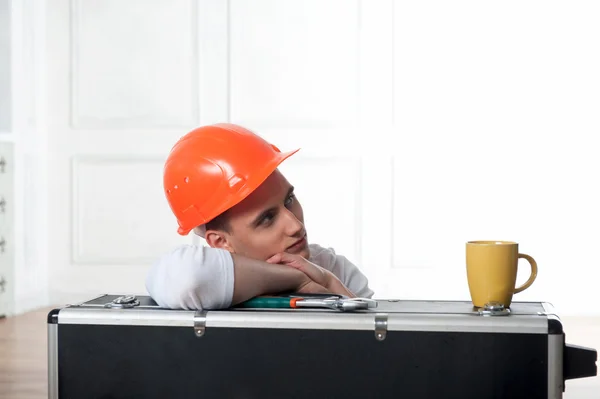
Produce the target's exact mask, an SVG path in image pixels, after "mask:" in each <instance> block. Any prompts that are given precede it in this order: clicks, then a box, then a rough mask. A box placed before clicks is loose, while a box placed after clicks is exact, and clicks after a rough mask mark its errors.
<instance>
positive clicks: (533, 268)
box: [514, 254, 538, 294]
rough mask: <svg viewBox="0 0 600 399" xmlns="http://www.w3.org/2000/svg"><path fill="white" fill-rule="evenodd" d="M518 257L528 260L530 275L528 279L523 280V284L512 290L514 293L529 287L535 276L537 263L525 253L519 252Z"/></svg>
mask: <svg viewBox="0 0 600 399" xmlns="http://www.w3.org/2000/svg"><path fill="white" fill-rule="evenodd" d="M518 258H523V259H526V260H527V261H528V262H529V265H530V266H531V275H530V276H529V280H527V281H526V282H525V284H523V285H522V286H520V287H519V288H515V291H514V293H515V294H517V293H519V292H521V291H525V290H526V289H527V288H529V287H530V286H531V284H533V282H534V281H535V278H536V277H537V272H538V269H537V263H536V261H535V260H534V259H533V258H532V257H531V256H529V255H525V254H519V255H518Z"/></svg>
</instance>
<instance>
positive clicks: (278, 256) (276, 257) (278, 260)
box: [266, 253, 281, 263]
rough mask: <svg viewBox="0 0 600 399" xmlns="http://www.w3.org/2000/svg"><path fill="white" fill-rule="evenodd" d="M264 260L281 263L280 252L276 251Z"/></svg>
mask: <svg viewBox="0 0 600 399" xmlns="http://www.w3.org/2000/svg"><path fill="white" fill-rule="evenodd" d="M266 262H267V263H281V253H277V254H275V255H273V256H271V257H270V258H269V259H267V261H266Z"/></svg>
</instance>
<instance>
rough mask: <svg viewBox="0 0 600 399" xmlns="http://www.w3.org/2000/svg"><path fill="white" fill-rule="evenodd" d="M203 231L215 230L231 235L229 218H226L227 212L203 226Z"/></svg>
mask: <svg viewBox="0 0 600 399" xmlns="http://www.w3.org/2000/svg"><path fill="white" fill-rule="evenodd" d="M205 227H206V229H205V230H217V231H224V232H226V233H231V226H230V224H229V218H228V217H227V211H225V212H223V213H221V214H219V215H218V216H217V217H215V218H213V219H212V220H210V221H209V222H207V223H206V225H205Z"/></svg>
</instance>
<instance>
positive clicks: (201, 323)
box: [194, 310, 206, 337]
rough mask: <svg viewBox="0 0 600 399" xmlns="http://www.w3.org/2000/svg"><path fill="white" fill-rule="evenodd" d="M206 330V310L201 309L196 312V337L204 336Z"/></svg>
mask: <svg viewBox="0 0 600 399" xmlns="http://www.w3.org/2000/svg"><path fill="white" fill-rule="evenodd" d="M205 332H206V311H205V310H201V311H198V312H196V313H195V314H194V333H195V334H196V337H203V336H204V333H205Z"/></svg>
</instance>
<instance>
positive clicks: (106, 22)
mask: <svg viewBox="0 0 600 399" xmlns="http://www.w3.org/2000/svg"><path fill="white" fill-rule="evenodd" d="M22 4H24V6H22V7H18V8H19V9H20V10H21V11H19V13H20V14H19V15H21V17H22V20H21V19H19V20H21V21H23V22H22V23H23V24H22V25H19V26H18V27H16V28H14V29H15V30H16V32H17V36H18V37H20V38H21V39H20V40H21V41H22V42H23V43H24V44H25V46H24V47H23V50H15V51H17V57H16V58H17V60H18V61H17V62H19V63H18V64H17V63H14V64H13V65H15V66H19V68H17V69H16V70H17V71H20V72H19V75H18V76H15V77H13V79H14V81H15V82H17V83H18V84H20V85H21V86H22V87H24V88H25V89H26V90H24V93H25V94H21V95H20V97H18V98H17V99H16V100H15V104H16V105H17V106H18V107H17V108H18V110H17V111H15V113H14V114H15V115H17V119H18V120H19V121H21V125H20V126H21V128H19V129H17V130H19V131H18V133H17V134H18V135H19V140H21V138H22V144H23V145H22V148H23V149H24V151H23V154H22V161H23V165H24V168H25V170H28V171H29V172H26V176H29V177H28V179H30V180H24V181H26V182H27V181H28V182H29V183H25V184H24V185H23V187H24V188H23V189H24V191H23V193H24V196H23V199H24V204H26V205H25V206H26V209H34V210H35V211H34V212H35V213H33V214H30V213H29V211H27V214H25V212H24V213H23V217H22V219H21V222H22V227H21V234H22V240H23V242H27V243H29V244H28V245H30V247H28V248H31V250H28V251H27V252H26V255H25V252H24V254H23V257H25V256H27V257H28V260H26V259H25V258H24V259H23V262H22V264H21V266H20V270H19V271H18V276H20V277H18V278H19V282H18V284H19V285H20V286H21V287H22V288H21V292H22V294H21V295H20V296H21V297H22V298H28V297H30V296H31V295H33V293H35V292H37V291H40V290H42V291H41V292H44V291H43V288H42V287H44V289H45V288H47V287H48V285H49V287H50V295H51V299H52V300H54V301H63V300H65V301H67V300H70V299H72V298H75V297H77V298H79V297H85V296H89V295H92V294H93V293H95V291H97V290H98V291H101V290H105V289H110V288H111V287H116V288H115V289H118V290H126V289H127V288H128V287H131V288H132V290H133V289H134V288H135V289H136V290H137V289H141V288H142V284H141V280H140V279H141V277H142V276H143V275H144V272H145V270H146V268H147V263H148V260H149V259H152V257H154V256H156V255H157V254H159V253H161V251H164V250H166V248H168V247H170V246H172V245H175V243H176V242H178V241H177V240H178V238H176V237H174V236H173V234H175V233H174V229H173V228H172V225H171V221H170V220H169V219H168V218H167V217H166V216H165V215H166V214H163V213H161V214H160V216H159V217H157V218H158V219H157V220H155V221H150V220H145V219H144V218H143V216H142V215H144V214H146V212H145V210H146V209H148V210H149V211H151V210H152V209H156V207H158V206H160V204H162V202H161V201H162V199H161V200H158V199H153V200H151V201H149V202H148V203H146V204H145V205H144V204H142V205H141V206H145V207H146V208H138V209H137V210H136V212H139V216H137V215H138V213H134V214H133V216H131V215H128V219H126V220H127V221H126V222H121V223H122V224H119V220H118V218H114V219H110V220H102V222H98V224H97V225H95V226H94V225H91V224H86V225H85V230H84V232H85V234H84V235H81V236H80V235H78V236H77V237H78V238H77V239H76V240H73V239H72V236H73V230H72V229H73V226H75V225H76V224H77V223H78V222H79V219H77V220H75V219H73V218H79V217H81V215H80V214H79V213H77V211H76V210H75V211H73V210H72V209H71V208H72V207H71V203H70V202H69V201H71V200H72V199H73V198H74V197H73V196H72V195H71V194H70V193H71V189H72V187H70V188H69V193H65V194H63V193H60V192H58V191H56V190H57V189H56V186H55V183H56V184H57V183H58V182H67V183H68V184H71V183H69V182H71V181H72V180H71V179H72V178H74V177H75V178H76V177H77V176H82V175H81V173H88V175H87V176H98V180H97V181H98V184H100V186H96V187H93V189H94V190H98V192H107V191H106V190H110V188H111V186H110V184H113V185H114V184H116V186H117V187H126V184H127V180H126V179H128V177H127V176H119V174H118V173H115V172H114V170H113V169H110V168H106V169H104V168H102V169H98V168H96V169H89V168H88V169H85V167H89V165H90V163H89V162H92V164H93V165H96V164H95V163H93V162H94V160H95V159H97V158H98V157H100V158H101V159H104V160H107V162H108V164H109V166H110V167H113V168H114V167H115V165H118V162H120V161H119V160H120V159H123V158H125V159H127V160H128V161H127V162H134V164H133V166H132V168H137V169H135V170H138V171H139V173H142V174H143V178H142V179H141V180H143V181H146V180H145V179H149V180H147V181H149V182H150V181H153V180H152V178H156V179H157V184H159V183H160V181H159V179H160V177H159V176H158V174H157V172H156V171H157V170H158V169H157V167H155V166H157V165H160V160H161V159H162V157H163V156H164V155H165V152H166V151H168V146H169V145H170V144H172V142H173V140H174V139H176V137H178V136H180V135H181V134H183V133H185V131H187V130H188V129H189V128H191V127H193V126H195V125H197V124H201V123H211V122H214V121H218V120H223V119H229V120H231V121H232V122H238V123H242V124H247V125H248V126H250V127H252V128H254V129H256V130H257V131H259V132H262V133H263V134H264V135H265V136H266V137H267V138H269V139H271V140H272V141H274V142H275V143H276V144H277V145H278V146H279V147H281V148H292V147H296V146H301V147H302V155H301V156H300V157H298V161H296V162H295V163H289V164H286V165H285V166H284V167H283V169H284V171H285V172H287V173H288V174H289V175H290V176H291V177H292V178H293V180H294V182H295V184H296V185H297V186H299V187H300V188H301V191H299V193H298V194H299V195H300V198H301V199H302V201H303V204H304V205H305V209H306V211H307V214H308V215H307V220H308V221H307V223H309V226H308V227H309V229H311V230H310V231H311V235H312V237H314V238H317V239H319V241H321V242H323V243H324V244H326V245H333V246H335V247H336V248H337V249H338V250H339V251H340V252H343V253H346V254H348V256H349V257H350V258H351V259H353V260H355V261H356V262H358V263H359V264H360V265H361V267H362V268H363V269H364V271H365V273H366V274H367V275H368V276H369V278H370V279H371V281H372V284H373V286H374V288H375V289H376V291H377V295H378V296H380V297H400V298H423V299H427V298H430V299H434V298H436V299H437V298H446V299H466V298H468V289H467V286H466V275H465V266H464V243H465V242H466V241H467V240H472V239H506V240H516V241H518V242H519V243H520V245H521V250H522V252H524V253H527V254H530V255H532V256H534V257H535V259H536V260H537V261H538V265H539V277H538V279H537V281H536V282H535V283H534V284H533V286H532V287H531V288H530V289H528V290H526V291H525V292H523V293H521V294H518V297H517V298H518V300H543V301H550V302H553V303H554V304H555V305H556V306H557V307H558V308H559V310H560V311H561V312H562V313H563V314H579V313H596V314H598V312H600V310H598V309H594V308H592V307H590V306H588V305H587V303H590V302H591V301H592V300H593V299H595V295H594V292H595V290H596V289H597V288H598V272H597V270H599V269H598V268H599V266H600V256H599V255H598V254H597V251H596V246H597V244H596V243H597V242H598V239H599V238H600V237H599V236H600V233H599V232H598V230H597V228H596V226H598V224H599V222H600V211H598V206H597V204H598V202H599V201H598V200H599V199H600V198H599V197H600V194H599V192H598V188H597V187H598V184H597V183H596V181H597V180H598V178H597V171H598V170H600V161H599V159H598V157H597V156H596V153H597V149H596V146H595V140H594V134H597V133H598V130H599V128H600V119H599V118H598V117H597V110H598V109H599V107H598V105H600V104H599V102H600V97H598V95H597V93H598V92H600V75H599V74H598V73H597V71H598V70H600V55H599V53H598V52H597V51H595V50H594V49H596V48H598V45H599V44H600V43H599V40H600V39H599V38H600V25H598V24H597V23H596V21H598V19H599V17H600V6H599V5H597V4H596V2H591V1H590V2H577V3H569V4H568V5H567V4H566V3H558V2H538V1H532V2H526V3H522V2H521V3H492V2H475V1H454V2H445V1H430V2H400V1H395V2H394V1H391V0H385V1H384V0H381V1H353V2H349V1H341V0H340V1H332V0H328V1H316V0H315V1H303V2H294V1H281V0H277V1H275V0H272V1H253V2H244V1H240V0H231V1H229V2H209V1H197V2H185V1H178V2H175V1H173V2H154V3H147V2H144V3H143V4H144V6H143V7H142V6H141V4H142V3H127V5H125V4H123V3H122V2H118V1H106V2H103V3H102V7H98V4H97V3H92V2H81V1H72V2H69V1H55V2H52V3H48V4H47V5H46V7H47V9H46V8H44V6H43V5H38V4H40V3H36V5H35V6H33V3H32V2H25V3H22ZM41 4H43V3H41ZM136 4H137V5H136ZM124 15H125V16H127V15H136V16H137V17H136V18H139V21H141V22H139V24H140V25H138V26H137V27H135V29H133V28H132V26H133V25H130V23H132V22H131V21H129V22H128V23H127V25H123V23H124V21H123V16H124ZM32 21H35V22H36V24H37V25H36V27H35V28H32V25H31V23H32ZM82 21H84V22H85V23H82ZM177 21H180V24H177ZM173 24H177V29H172V28H174V27H175V26H174V25H173ZM169 26H171V28H170V27H169ZM160 29H164V31H163V33H161V34H157V33H156V32H159V30H160ZM44 32H47V33H48V34H47V37H45V36H44V34H43V33H44ZM136 32H138V33H139V32H146V33H145V34H144V35H137V34H136ZM108 33H110V35H109V34H108ZM32 37H33V38H36V40H32V41H28V38H32ZM147 37H153V38H154V39H152V40H155V42H154V44H153V43H150V42H147V41H146V39H144V38H147ZM121 39H122V40H121ZM15 40H18V39H15ZM182 40H183V41H182ZM71 45H73V47H71ZM153 46H154V47H153ZM156 48H158V49H162V50H161V51H162V54H158V53H156V52H155V49H156ZM71 49H75V50H71ZM167 49H168V52H167ZM19 51H20V52H19ZM71 51H75V52H74V53H72V52H71ZM13 54H15V53H13ZM164 54H170V57H176V58H172V59H164V58H162V59H161V57H163V56H164ZM28 57H29V58H28ZM32 57H33V59H35V60H36V63H35V64H30V63H29V62H27V60H31V59H32ZM173 59H177V60H180V61H178V63H173V62H170V61H172V60H173ZM98 60H101V62H98ZM33 65H35V66H33ZM71 68H76V69H74V71H75V74H72V73H71V72H72V71H73V70H72V69H71ZM107 68H108V69H107ZM150 72H152V73H153V75H150V76H148V77H146V78H144V79H142V78H140V76H143V74H144V73H150ZM26 76H33V77H35V79H33V80H30V79H27V78H26ZM170 79H172V82H173V84H172V85H165V81H167V82H168V81H169V80H170ZM123 88H126V89H127V90H126V91H125V92H123V93H122V95H121V96H119V95H118V93H119V90H122V89H123ZM160 88H164V90H161V89H160ZM167 89H168V90H167ZM180 89H181V91H178V90H180ZM165 90H167V91H165ZM32 95H33V96H34V97H31V96H32ZM28 96H29V97H28ZM166 97H169V98H170V99H172V101H174V102H175V103H176V104H177V106H173V103H170V104H169V102H168V101H165V98H166ZM32 99H35V101H32ZM136 99H137V100H138V102H136ZM142 100H143V101H142ZM148 110H151V111H153V112H151V113H149V114H148V115H147V116H146V117H142V116H141V115H143V114H144V112H147V111H148ZM26 114H27V115H28V116H26ZM46 122H47V123H46ZM134 138H135V139H134ZM139 138H142V139H144V138H145V141H144V148H143V149H140V148H139V147H136V146H135V143H137V142H139V140H138V139H139ZM46 140H47V141H48V143H46ZM140 154H143V158H144V159H146V160H147V159H148V157H149V158H150V159H152V160H154V161H155V163H156V165H154V164H144V163H143V162H144V161H142V163H138V161H139V160H140V159H139V157H140ZM299 154H300V153H299ZM74 159H83V160H84V161H85V162H87V163H85V162H84V165H83V169H77V170H75V171H74V172H73V170H72V168H71V166H72V165H73V160H74ZM115 162H116V163H115ZM43 165H48V166H49V167H50V169H49V172H47V173H46V172H44V171H43V169H42V168H41V166H43ZM136 165H137V166H136ZM140 165H141V166H140ZM143 165H147V167H146V166H143ZM76 167H77V168H78V166H76ZM72 173H73V174H72ZM78 173H79V174H78ZM24 179H27V178H26V177H24ZM115 179H117V180H118V179H122V180H118V181H116V182H115ZM46 181H49V182H50V185H49V186H44V182H46ZM103 182H105V183H103ZM102 184H106V185H102ZM78 187H79V188H81V187H80V186H78ZM157 187H158V186H157ZM46 190H48V191H46ZM85 190H87V191H85V192H83V193H82V195H81V196H80V197H79V198H82V199H83V200H82V201H83V202H81V203H80V204H79V205H82V204H90V201H88V200H89V199H90V198H95V197H91V195H92V194H93V192H92V191H91V190H92V188H89V189H85ZM148 190H149V191H148V193H157V195H158V194H159V193H160V190H159V189H157V188H156V189H155V187H153V188H149V189H148ZM94 192H95V191H94ZM134 194H135V193H134ZM140 195H141V194H140ZM150 195H152V194H150ZM86 198H87V199H88V200H86ZM106 198H107V199H112V197H110V196H107V197H106ZM134 200H135V202H136V203H139V202H143V201H141V200H140V199H138V198H137V197H136V198H134V199H132V202H134ZM75 201H77V200H75ZM118 204H119V203H118V202H114V203H113V202H110V201H109V202H108V203H107V201H104V200H102V201H99V202H96V203H94V206H95V207H96V208H95V209H99V207H101V206H106V207H107V208H103V211H104V212H113V213H114V212H118V209H120V208H119V207H118ZM75 205H77V204H75ZM31 207H33V208H31ZM75 209H77V207H76V206H75ZM79 209H80V208H79ZM74 212H75V213H74ZM89 212H93V210H92V211H89ZM161 212H162V210H161ZM98 215H99V214H94V213H91V214H90V213H87V214H86V219H85V220H88V221H93V220H97V219H98ZM26 219H27V220H26ZM345 221H348V222H349V223H350V225H349V227H345V228H341V227H340V224H341V223H342V222H345ZM30 223H33V224H30ZM31 225H34V226H36V235H33V236H32V235H30V232H31V230H30V229H31V227H30V226H31ZM132 225H135V226H137V227H136V230H135V231H137V232H141V233H140V234H137V235H135V236H131V237H132V238H131V239H132V240H135V241H133V242H132V243H131V244H127V243H126V241H124V240H119V242H116V244H114V245H113V246H112V247H108V248H105V249H104V247H102V246H101V242H102V241H101V239H102V237H110V234H111V232H115V231H117V232H119V234H124V237H128V236H127V234H126V230H125V232H124V230H123V229H124V228H131V226H132ZM98 226H103V227H102V228H101V229H100V230H98V229H97V228H98ZM94 227H96V230H94ZM37 232H39V234H38V233H37ZM119 237H120V236H119ZM136 237H137V238H136ZM81 240H84V241H81ZM148 240H157V241H158V242H162V243H163V244H164V247H161V246H157V245H154V246H152V248H149V245H148V244H147V243H148V242H149V241H148ZM82 245H83V246H82ZM77 248H79V249H81V248H87V251H88V252H87V254H88V255H86V256H88V257H87V258H85V257H84V258H85V259H83V258H77V252H76V251H75V254H76V255H75V256H73V255H72V254H73V251H74V250H76V249H77ZM148 249H149V250H148ZM104 250H105V251H108V252H103V253H102V254H104V255H106V256H104V255H102V256H100V255H98V254H100V253H101V252H99V251H104ZM153 251H156V252H153ZM90 254H91V255H90ZM89 256H91V257H92V258H90V257H89ZM94 257H95V258H94ZM523 266H526V264H525V263H523ZM107 275H112V276H120V278H118V279H115V280H114V282H111V281H112V280H109V279H108V278H104V279H103V277H102V276H107ZM526 277H527V276H526V270H525V269H524V270H522V271H521V272H520V273H519V280H520V281H525V279H526ZM111 284H112V285H111ZM42 297H43V296H42Z"/></svg>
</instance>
